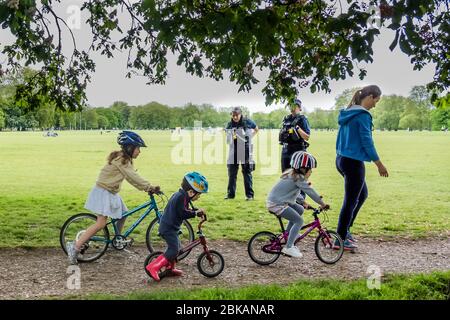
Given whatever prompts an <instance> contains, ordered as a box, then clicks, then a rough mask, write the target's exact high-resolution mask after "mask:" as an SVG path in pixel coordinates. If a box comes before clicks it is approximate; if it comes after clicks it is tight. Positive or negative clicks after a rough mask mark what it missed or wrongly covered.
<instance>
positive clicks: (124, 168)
mask: <svg viewBox="0 0 450 320" xmlns="http://www.w3.org/2000/svg"><path fill="white" fill-rule="evenodd" d="M117 143H118V144H119V145H120V146H121V149H122V150H120V151H113V152H111V154H110V155H109V157H108V163H107V164H106V165H105V166H104V167H103V169H102V170H101V171H100V175H99V177H98V179H97V182H96V185H95V186H94V188H93V189H92V190H91V192H90V193H89V196H88V199H87V200H86V204H85V205H84V207H85V208H86V209H88V210H90V211H92V212H94V213H95V214H97V222H96V223H95V224H94V225H92V226H90V227H89V228H88V229H87V230H86V232H85V233H83V234H82V235H81V237H80V239H78V241H74V242H68V243H67V244H66V248H67V254H68V257H69V262H70V264H76V263H77V256H78V253H79V252H80V248H81V246H82V245H83V244H84V243H85V242H87V241H88V240H89V239H90V238H91V237H92V236H94V235H95V234H96V233H97V232H98V231H100V230H101V229H103V228H104V227H105V226H106V223H107V221H108V217H110V218H113V219H121V220H119V221H118V222H117V227H118V229H119V233H120V232H121V230H122V227H123V225H124V223H125V218H122V214H123V212H125V211H128V209H127V207H126V206H125V203H124V202H123V200H122V198H121V197H120V195H119V193H118V192H119V190H120V186H121V184H122V182H123V180H124V179H126V180H127V181H128V182H129V183H130V184H132V185H133V186H134V187H136V188H137V189H138V190H142V191H145V192H157V191H159V186H152V185H151V184H150V182H148V181H147V180H145V179H143V178H142V177H141V176H139V175H138V174H137V173H136V170H135V169H134V167H133V159H136V158H137V157H138V156H139V153H140V148H141V147H147V146H146V145H145V142H144V140H142V138H141V137H140V136H139V135H138V134H137V133H135V132H132V131H123V132H121V133H120V134H119V137H118V138H117Z"/></svg>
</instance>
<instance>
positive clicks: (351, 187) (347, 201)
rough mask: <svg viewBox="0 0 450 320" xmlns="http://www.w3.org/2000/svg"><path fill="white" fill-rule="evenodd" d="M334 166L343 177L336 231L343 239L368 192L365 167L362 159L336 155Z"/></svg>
mask: <svg viewBox="0 0 450 320" xmlns="http://www.w3.org/2000/svg"><path fill="white" fill-rule="evenodd" d="M336 168H337V170H338V171H339V173H340V174H341V175H342V176H343V177H344V189H345V195H344V202H343V204H342V208H341V213H340V215H339V222H338V227H337V233H339V235H340V236H341V238H342V239H343V240H345V238H346V237H347V233H348V232H349V231H350V228H351V227H352V226H353V222H354V221H355V219H356V216H357V215H358V212H359V210H360V209H361V207H362V205H363V204H364V201H366V199H367V197H368V195H369V192H368V189H367V185H366V181H365V175H366V168H365V166H364V162H363V161H359V160H355V159H351V158H346V157H342V156H337V157H336Z"/></svg>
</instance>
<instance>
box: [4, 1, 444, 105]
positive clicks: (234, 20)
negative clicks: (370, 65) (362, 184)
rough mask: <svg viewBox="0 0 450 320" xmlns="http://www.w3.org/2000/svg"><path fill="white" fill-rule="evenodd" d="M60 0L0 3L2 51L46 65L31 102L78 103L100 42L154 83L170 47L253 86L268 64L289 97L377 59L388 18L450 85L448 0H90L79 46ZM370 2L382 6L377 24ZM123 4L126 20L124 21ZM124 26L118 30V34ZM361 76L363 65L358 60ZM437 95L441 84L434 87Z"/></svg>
mask: <svg viewBox="0 0 450 320" xmlns="http://www.w3.org/2000/svg"><path fill="white" fill-rule="evenodd" d="M60 2H61V1H60V0H41V1H40V2H39V3H38V2H37V1H36V0H20V1H19V0H8V1H2V2H1V3H0V24H1V25H2V27H3V28H4V29H6V30H8V31H9V32H10V33H11V35H12V36H13V38H14V41H13V43H12V44H9V45H5V46H4V47H3V49H2V51H1V52H2V53H3V54H4V55H6V57H7V63H6V68H4V69H2V71H1V73H4V72H5V71H8V72H10V71H14V70H15V69H17V68H19V67H20V61H25V64H26V65H35V66H37V65H38V66H40V70H39V71H38V72H37V73H36V75H35V76H34V77H31V78H29V79H28V80H27V81H26V82H25V83H23V84H20V85H19V86H18V88H17V91H16V94H15V98H14V100H15V102H16V103H19V104H20V105H22V106H25V107H28V108H35V107H36V106H39V105H41V104H40V103H37V102H40V101H41V100H46V99H48V100H49V102H52V103H54V104H55V105H56V107H57V108H59V109H63V110H77V109H81V108H82V107H83V106H84V105H85V102H86V86H87V83H88V82H89V81H90V77H91V74H92V73H93V72H94V71H95V63H94V61H93V58H92V57H93V55H94V54H95V51H98V52H100V54H102V55H105V56H107V57H109V58H111V57H113V56H114V54H115V53H116V52H117V51H125V52H129V56H128V59H127V62H126V63H127V67H128V68H129V71H128V73H127V76H128V77H130V76H131V75H132V74H134V73H141V74H142V75H144V76H145V77H147V80H148V83H149V84H164V82H165V79H166V77H167V74H168V72H167V56H168V55H169V54H174V55H175V57H176V58H177V63H178V65H182V66H183V67H184V69H185V71H186V72H187V73H189V74H193V75H197V76H200V77H210V78H212V79H215V80H219V79H223V77H224V73H228V74H229V80H230V81H232V82H235V83H236V84H238V85H239V91H242V90H244V91H248V90H251V89H252V86H253V85H254V84H255V83H257V82H259V81H260V79H258V78H257V76H256V74H255V73H254V70H256V69H260V70H264V71H266V73H263V74H268V77H267V79H265V81H266V82H265V86H264V88H263V90H262V91H263V93H264V95H265V97H266V104H271V103H272V102H274V101H286V100H292V99H293V98H294V97H296V96H297V95H298V91H299V90H300V89H301V88H306V87H309V89H310V91H311V92H315V91H318V90H324V91H329V82H330V81H331V80H339V79H345V78H347V77H349V76H350V77H351V76H353V75H354V73H355V70H354V69H355V65H356V66H358V65H357V63H358V62H361V61H364V62H372V61H373V50H372V45H373V42H374V39H375V36H377V35H378V34H380V30H382V28H381V27H383V26H384V27H387V28H389V29H391V30H394V31H395V38H394V39H393V42H392V44H391V45H390V49H391V50H393V49H394V48H395V47H396V46H397V45H398V46H399V47H400V50H401V51H402V52H403V53H405V54H406V55H408V56H409V57H410V58H411V62H412V63H413V64H414V68H415V69H421V68H423V66H425V65H426V64H428V63H433V64H434V65H435V77H434V81H433V82H432V83H430V84H429V85H428V88H429V89H437V90H438V91H445V90H446V89H447V88H448V86H449V76H448V69H449V59H448V52H449V51H450V50H449V44H448V41H447V40H448V21H449V20H450V17H449V15H450V13H449V10H448V3H447V0H420V1H409V0H373V1H371V4H372V6H368V5H366V4H364V3H361V1H356V0H347V3H348V5H346V6H345V7H343V6H342V3H341V1H324V0H276V1H275V0H266V1H262V0H258V1H249V0H236V1H230V0H220V1H197V0H195V1H186V0H183V1H165V0H142V1H139V2H134V3H131V2H130V1H128V0H105V1H99V0H89V1H88V0H84V1H82V8H81V9H82V11H83V15H84V16H85V17H87V23H88V24H89V26H90V28H89V30H90V31H91V32H92V39H93V40H92V43H91V46H90V47H89V49H87V50H81V49H79V48H78V47H77V45H76V39H75V37H74V36H73V33H72V31H71V30H70V28H69V27H68V26H67V24H66V22H65V21H64V20H63V19H62V18H61V17H59V16H58V15H57V14H56V11H55V8H56V7H57V5H58V4H59V3H60ZM373 8H378V9H379V11H380V17H379V25H374V24H371V23H368V22H370V21H372V20H373V19H372V18H373V10H372V9H373ZM122 9H123V10H124V11H125V12H126V13H127V14H128V16H129V20H131V23H129V21H122V23H121V21H119V16H118V15H119V11H121V10H122ZM63 32H69V33H70V34H71V35H72V43H71V44H70V46H73V49H72V51H71V54H70V55H69V57H66V56H64V55H63V54H62V52H63V50H64V49H65V48H66V47H67V46H69V45H66V43H64V42H63V37H62V33H63ZM115 35H118V38H115ZM357 68H358V70H356V71H357V72H358V76H359V78H360V79H363V78H364V77H365V76H366V70H364V69H361V68H359V67H357ZM433 97H434V98H436V97H437V93H434V94H433Z"/></svg>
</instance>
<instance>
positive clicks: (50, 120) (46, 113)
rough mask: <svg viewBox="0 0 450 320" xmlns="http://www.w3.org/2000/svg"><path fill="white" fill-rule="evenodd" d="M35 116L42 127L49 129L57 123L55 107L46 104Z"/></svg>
mask: <svg viewBox="0 0 450 320" xmlns="http://www.w3.org/2000/svg"><path fill="white" fill-rule="evenodd" d="M35 117H36V120H37V121H38V122H39V127H40V128H41V129H49V128H51V127H53V126H54V125H55V107H54V106H51V105H49V104H46V105H44V106H42V107H41V108H39V109H38V110H36V116H35Z"/></svg>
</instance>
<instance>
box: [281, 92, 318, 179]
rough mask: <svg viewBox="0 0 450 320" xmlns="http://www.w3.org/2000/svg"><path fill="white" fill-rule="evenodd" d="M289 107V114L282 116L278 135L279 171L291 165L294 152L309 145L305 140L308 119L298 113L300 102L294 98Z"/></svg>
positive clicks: (307, 136) (308, 133)
mask: <svg viewBox="0 0 450 320" xmlns="http://www.w3.org/2000/svg"><path fill="white" fill-rule="evenodd" d="M289 107H290V109H291V114H289V115H287V116H285V117H284V119H283V123H282V128H281V130H280V136H279V141H280V144H281V145H283V149H282V151H281V172H284V171H285V170H287V169H289V168H290V167H291V165H290V162H291V157H292V155H293V154H294V153H295V152H297V151H306V149H307V148H308V146H309V143H308V142H307V141H308V140H309V135H310V133H311V131H310V128H309V123H308V119H307V118H306V116H304V115H302V114H300V112H301V111H302V102H301V101H300V100H298V99H295V100H294V102H293V103H292V104H290V105H289Z"/></svg>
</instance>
